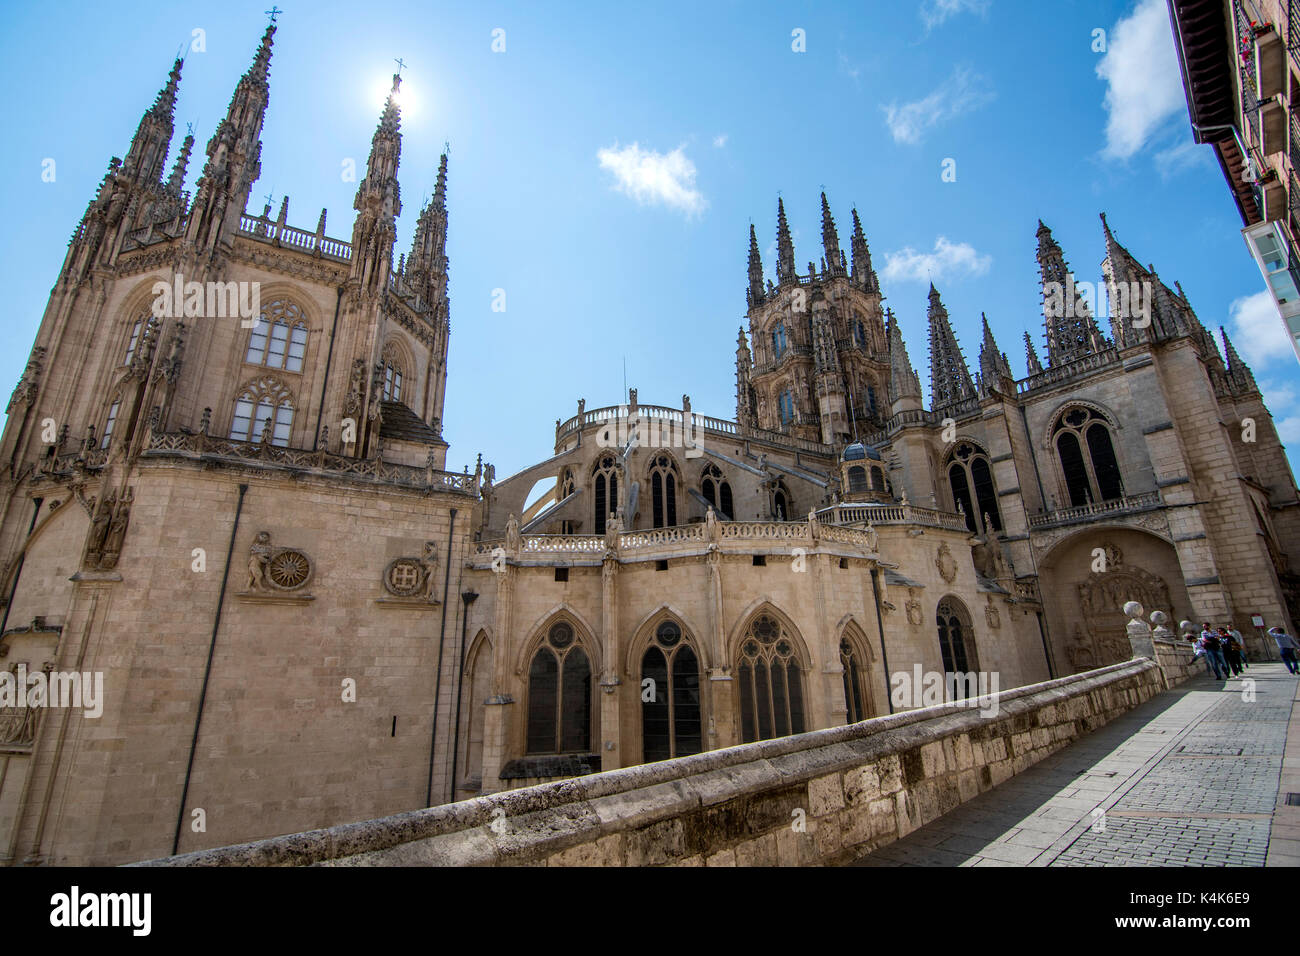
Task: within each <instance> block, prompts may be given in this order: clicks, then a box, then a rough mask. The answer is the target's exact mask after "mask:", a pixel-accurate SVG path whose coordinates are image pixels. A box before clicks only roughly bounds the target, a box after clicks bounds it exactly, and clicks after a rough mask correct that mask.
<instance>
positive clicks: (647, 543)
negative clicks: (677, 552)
mask: <svg viewBox="0 0 1300 956" xmlns="http://www.w3.org/2000/svg"><path fill="white" fill-rule="evenodd" d="M724 527H725V525H724ZM703 540H704V525H702V524H685V525H675V526H673V527H671V528H651V529H646V530H644V531H624V532H623V533H622V534H620V535H619V539H618V546H619V549H620V550H626V551H635V550H637V549H639V548H662V547H666V546H667V545H672V544H680V543H681V542H683V541H703Z"/></svg>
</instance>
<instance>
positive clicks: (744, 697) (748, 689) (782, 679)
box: [736, 614, 804, 743]
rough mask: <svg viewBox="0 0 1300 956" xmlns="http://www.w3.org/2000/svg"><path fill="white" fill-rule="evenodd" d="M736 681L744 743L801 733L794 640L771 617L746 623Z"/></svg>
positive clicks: (762, 616) (800, 678)
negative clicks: (747, 625)
mask: <svg viewBox="0 0 1300 956" xmlns="http://www.w3.org/2000/svg"><path fill="white" fill-rule="evenodd" d="M736 679H737V681H738V682H739V684H740V734H741V740H742V741H743V742H744V743H752V742H753V741H755V740H768V739H770V738H772V737H784V736H786V735H787V734H801V733H803V731H804V713H803V697H804V694H803V674H802V672H801V670H800V668H799V659H798V657H797V656H796V654H795V644H794V639H793V638H792V637H791V635H789V634H788V633H787V632H786V630H785V628H784V627H783V626H782V625H781V623H780V622H779V621H778V620H777V619H776V618H775V617H772V616H771V615H768V614H760V615H759V616H758V617H756V618H755V619H754V621H753V623H752V624H750V626H749V629H748V631H747V632H746V633H745V638H744V640H742V641H741V644H740V660H739V662H738V663H737V666H736Z"/></svg>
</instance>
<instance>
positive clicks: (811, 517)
mask: <svg viewBox="0 0 1300 956" xmlns="http://www.w3.org/2000/svg"><path fill="white" fill-rule="evenodd" d="M821 533H822V524H821V522H820V521H818V520H817V509H816V508H809V509H808V536H809V537H810V538H811V539H812V540H813V541H816V540H818V539H819V538H820V537H821Z"/></svg>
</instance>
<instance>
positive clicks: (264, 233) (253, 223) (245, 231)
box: [239, 215, 352, 262]
mask: <svg viewBox="0 0 1300 956" xmlns="http://www.w3.org/2000/svg"><path fill="white" fill-rule="evenodd" d="M239 235H241V236H243V237H244V238H245V239H253V240H256V241H257V242H266V243H269V244H271V245H276V246H287V247H288V248H290V249H297V250H298V251H300V252H306V253H308V254H310V255H320V256H321V257H323V258H326V259H334V260H335V261H337V262H348V261H350V260H351V259H352V244H351V243H349V242H344V241H343V240H342V239H331V238H329V237H328V236H325V235H321V234H320V233H315V232H307V231H306V230H303V229H298V228H295V227H294V226H287V225H286V226H281V225H280V223H279V221H278V220H275V219H271V218H269V217H266V216H248V215H243V216H240V217H239Z"/></svg>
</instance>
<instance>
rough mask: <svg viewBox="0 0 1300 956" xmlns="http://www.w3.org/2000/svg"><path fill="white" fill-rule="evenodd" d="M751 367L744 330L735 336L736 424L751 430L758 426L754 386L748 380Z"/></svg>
mask: <svg viewBox="0 0 1300 956" xmlns="http://www.w3.org/2000/svg"><path fill="white" fill-rule="evenodd" d="M753 367H754V366H753V358H752V356H751V355H750V353H749V342H748V341H747V340H746V339H745V330H744V329H741V330H740V334H739V335H737V336H736V424H737V425H739V426H741V428H746V427H749V428H753V427H755V426H756V425H757V424H758V418H757V416H756V414H755V402H754V385H753V382H752V380H751V378H750V376H751V374H752V372H753Z"/></svg>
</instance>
